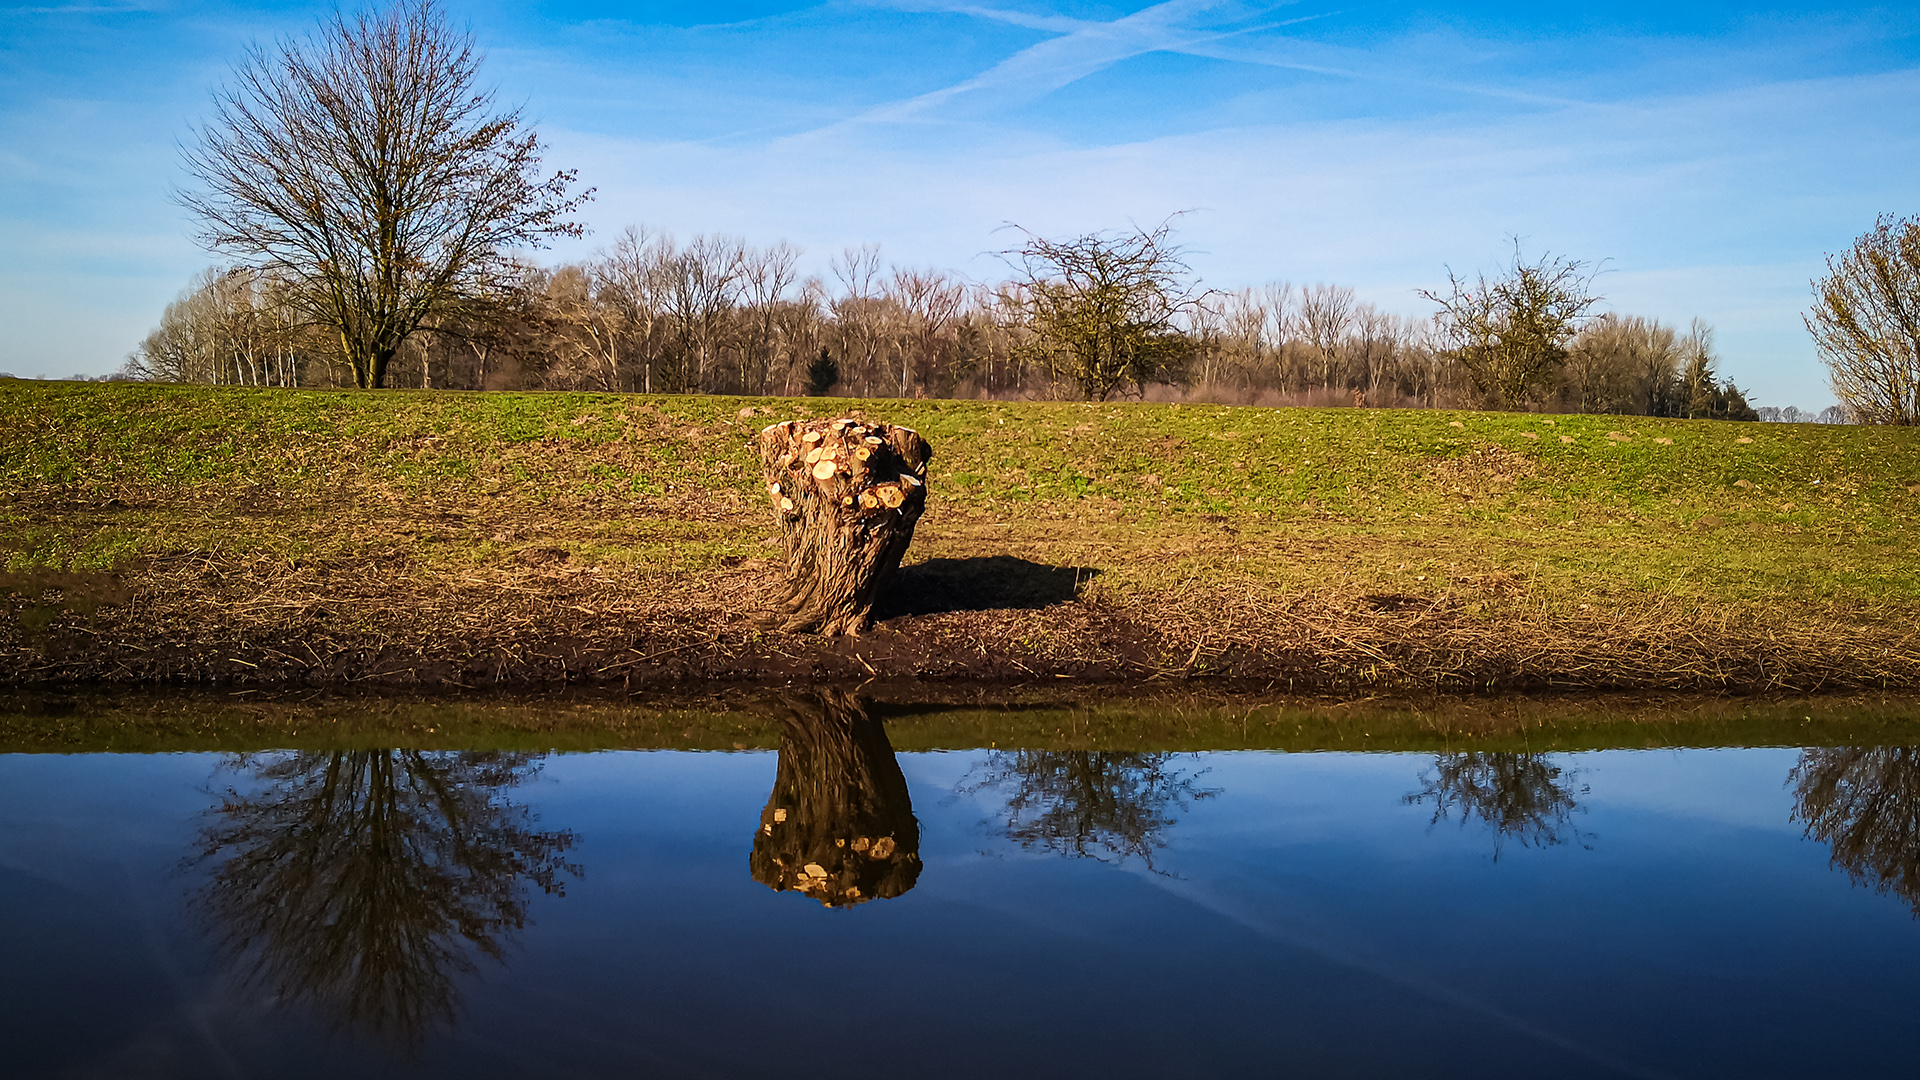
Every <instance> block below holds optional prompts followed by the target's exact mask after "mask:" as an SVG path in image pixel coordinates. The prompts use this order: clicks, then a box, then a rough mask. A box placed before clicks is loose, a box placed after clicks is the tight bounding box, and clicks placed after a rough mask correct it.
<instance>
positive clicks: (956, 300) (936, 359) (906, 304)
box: [893, 267, 967, 397]
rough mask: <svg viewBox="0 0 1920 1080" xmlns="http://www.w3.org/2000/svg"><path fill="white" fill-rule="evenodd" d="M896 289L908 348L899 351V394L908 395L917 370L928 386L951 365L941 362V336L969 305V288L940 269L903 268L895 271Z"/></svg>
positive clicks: (920, 379)
mask: <svg viewBox="0 0 1920 1080" xmlns="http://www.w3.org/2000/svg"><path fill="white" fill-rule="evenodd" d="M893 290H894V295H895V297H896V298H897V299H898V301H899V303H900V306H901V308H902V309H903V312H904V314H905V315H906V324H907V325H906V326H905V327H904V329H905V331H906V334H907V337H908V341H906V342H905V343H904V344H905V345H906V346H907V347H906V348H903V349H901V350H900V396H901V397H906V396H907V392H908V387H909V385H910V383H911V378H910V376H912V375H913V374H914V373H915V372H916V371H917V374H918V379H919V382H920V385H921V386H922V387H926V386H928V385H929V384H931V383H933V382H934V381H935V380H936V379H937V378H938V375H937V373H938V372H939V371H940V370H941V369H942V367H943V366H951V365H942V364H941V363H940V342H941V335H942V334H943V333H944V332H945V331H946V329H947V327H948V326H949V325H950V324H952V323H953V321H954V320H955V319H957V318H958V317H959V315H960V312H961V311H962V310H963V309H964V307H965V306H966V300H967V290H966V287H965V286H963V285H961V284H960V283H959V282H957V281H954V280H953V279H952V278H949V277H948V276H947V275H946V274H944V273H942V272H941V271H939V270H908V269H905V268H901V267H896V268H895V269H894V271H893ZM953 374H955V375H957V374H958V373H957V372H955V373H953Z"/></svg>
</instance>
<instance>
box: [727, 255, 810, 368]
mask: <svg viewBox="0 0 1920 1080" xmlns="http://www.w3.org/2000/svg"><path fill="white" fill-rule="evenodd" d="M799 260H800V249H798V248H796V247H794V246H792V245H791V244H788V243H787V242H786V241H785V240H782V241H780V242H779V243H777V244H774V245H773V246H772V247H769V248H763V249H761V250H758V251H754V250H749V251H747V252H746V256H745V259H744V262H743V264H742V267H741V275H740V281H741V298H742V300H744V301H745V303H746V309H747V310H746V316H747V322H748V327H747V340H746V341H745V342H743V343H742V346H743V347H742V348H741V350H740V391H741V392H742V393H746V394H764V393H766V392H767V386H768V383H769V382H770V381H771V380H772V377H773V366H774V358H775V356H776V354H777V353H778V352H779V343H780V339H781V329H782V326H783V323H782V320H781V318H780V315H781V312H780V308H781V305H782V304H783V303H784V302H785V301H786V299H787V291H788V290H789V289H791V288H793V283H794V280H795V279H796V278H797V277H798V276H799V275H798V271H797V270H796V269H795V265H796V264H797V263H798V262H799ZM789 364H791V358H789Z"/></svg>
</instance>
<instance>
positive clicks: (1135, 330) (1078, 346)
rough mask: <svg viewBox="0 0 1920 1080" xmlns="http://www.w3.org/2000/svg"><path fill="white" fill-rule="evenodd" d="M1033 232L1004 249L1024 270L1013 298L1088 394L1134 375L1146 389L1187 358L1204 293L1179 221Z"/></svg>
mask: <svg viewBox="0 0 1920 1080" xmlns="http://www.w3.org/2000/svg"><path fill="white" fill-rule="evenodd" d="M1026 236H1027V242H1026V243H1025V244H1023V245H1022V246H1020V247H1019V248H1016V249H1014V250H1012V251H1009V252H1005V253H1003V254H1004V255H1005V256H1006V257H1007V258H1008V260H1009V262H1010V264H1011V265H1012V266H1013V268H1014V270H1015V271H1016V272H1017V274H1018V275H1019V276H1018V280H1017V281H1016V285H1017V286H1018V288H1017V289H1015V290H1010V291H1009V292H1008V294H1007V295H1008V298H1009V300H1010V301H1011V302H1012V303H1013V304H1014V305H1015V307H1016V308H1017V309H1018V310H1019V312H1020V313H1021V314H1022V316H1023V317H1024V321H1025V323H1026V327H1027V329H1028V330H1029V332H1030V333H1031V335H1032V336H1031V337H1030V338H1029V340H1028V342H1027V348H1028V350H1029V351H1030V352H1032V353H1033V354H1034V355H1035V356H1036V357H1037V358H1038V359H1040V360H1041V361H1042V362H1044V363H1045V364H1046V365H1047V366H1048V367H1050V368H1052V369H1053V371H1054V372H1055V373H1056V374H1058V375H1059V376H1061V377H1062V378H1064V379H1066V380H1067V381H1069V382H1071V383H1073V384H1075V385H1076V386H1078V387H1079V389H1080V392H1081V393H1082V394H1083V395H1084V396H1085V397H1086V399H1087V400H1089V401H1105V400H1106V399H1107V398H1109V397H1111V396H1112V395H1113V392H1114V391H1115V390H1118V389H1120V388H1121V387H1123V386H1126V385H1127V384H1129V383H1131V384H1132V385H1133V387H1134V389H1135V390H1136V391H1138V390H1140V389H1142V388H1144V387H1145V386H1146V384H1147V383H1149V382H1152V381H1154V380H1157V379H1162V378H1166V377H1168V376H1169V375H1171V374H1172V373H1174V372H1176V371H1178V370H1179V369H1180V368H1182V367H1184V366H1185V363H1186V360H1187V359H1188V357H1189V356H1190V355H1191V353H1192V350H1193V342H1192V340H1191V339H1190V338H1189V337H1188V336H1187V335H1186V334H1185V333H1184V332H1183V329H1184V328H1183V327H1182V326H1181V322H1182V320H1183V319H1185V318H1188V317H1190V316H1191V314H1192V312H1193V309H1194V308H1195V307H1196V306H1197V305H1198V302H1199V301H1200V299H1201V298H1202V296H1203V295H1204V294H1203V293H1202V292H1201V291H1200V290H1199V289H1198V287H1197V286H1196V285H1195V284H1194V283H1193V282H1192V280H1191V278H1192V272H1191V271H1190V270H1189V269H1188V268H1187V264H1186V262H1185V261H1184V259H1183V258H1182V253H1181V250H1180V247H1179V245H1177V244H1175V243H1173V237H1172V224H1171V223H1170V222H1162V223H1160V225H1158V226H1157V227H1155V228H1154V229H1153V230H1151V231H1146V230H1140V229H1136V230H1134V231H1133V232H1129V233H1117V234H1108V233H1088V234H1086V235H1084V236H1076V237H1072V238H1070V239H1066V240H1048V239H1046V238H1044V237H1039V236H1034V235H1033V234H1031V233H1028V234H1026Z"/></svg>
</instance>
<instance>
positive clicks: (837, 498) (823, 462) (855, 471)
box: [759, 417, 933, 634]
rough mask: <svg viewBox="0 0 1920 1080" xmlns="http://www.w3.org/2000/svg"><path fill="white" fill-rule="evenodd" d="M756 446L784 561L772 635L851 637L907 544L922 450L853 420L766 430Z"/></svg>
mask: <svg viewBox="0 0 1920 1080" xmlns="http://www.w3.org/2000/svg"><path fill="white" fill-rule="evenodd" d="M759 441H760V457H761V464H762V466H763V468H764V471H765V474H766V481H767V491H768V494H769V495H770V496H771V497H772V499H773V501H774V504H775V506H776V507H777V509H778V511H779V518H780V523H781V528H782V530H783V531H784V534H785V536H784V539H785V547H786V553H787V595H786V597H785V598H784V600H783V601H782V604H781V607H782V609H783V610H784V611H785V612H786V613H787V615H786V616H785V617H784V618H782V619H780V620H778V625H779V626H780V627H781V628H783V629H786V630H789V631H815V632H818V633H822V634H857V633H860V632H861V631H862V630H865V629H866V628H867V627H868V626H869V625H870V623H871V621H872V610H873V606H874V604H875V603H876V602H877V601H878V599H879V596H880V592H881V590H882V589H883V588H884V587H885V585H886V582H887V580H888V579H889V578H890V577H891V576H892V575H893V572H894V571H895V570H896V569H898V568H899V566H900V559H901V557H902V556H904V555H905V554H906V550H907V545H908V544H909V543H910V542H911V541H912V539H913V529H914V525H915V523H916V522H917V521H918V520H919V517H920V513H921V511H922V509H923V508H924V507H925V504H926V479H925V478H926V469H927V462H928V461H929V460H931V459H932V456H933V450H932V448H931V447H930V446H928V445H927V442H926V440H925V439H922V438H921V437H920V436H919V434H918V433H916V432H914V431H912V430H910V429H908V428H902V427H894V426H892V425H890V424H884V423H874V422H869V421H865V420H861V419H858V418H855V417H840V418H837V419H834V420H812V421H788V422H786V423H783V424H775V425H771V426H769V427H767V428H766V429H765V430H763V431H761V433H760V440H759Z"/></svg>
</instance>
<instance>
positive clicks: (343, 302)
mask: <svg viewBox="0 0 1920 1080" xmlns="http://www.w3.org/2000/svg"><path fill="white" fill-rule="evenodd" d="M479 67H480V56H479V55H478V54H477V53H476V52H475V51H474V46H473V42H472V39H471V37H470V36H469V35H467V34H464V33H459V32H456V31H454V30H453V29H452V28H450V27H449V26H448V25H447V20H446V17H445V15H444V13H442V12H441V11H440V9H439V8H438V7H437V6H436V5H435V4H434V2H433V0H414V2H411V3H405V4H399V5H396V6H393V7H390V8H387V9H384V10H381V11H375V12H361V13H358V14H354V15H347V14H343V13H340V12H335V13H334V15H332V16H331V17H330V18H329V19H327V20H325V21H324V22H323V23H322V24H321V27H320V30H319V32H318V33H317V34H315V35H313V36H312V37H309V38H308V39H306V40H305V41H302V42H293V41H286V42H281V43H279V44H278V45H276V46H275V47H273V48H271V49H269V48H266V47H263V46H259V45H255V46H253V47H251V48H250V49H249V51H248V53H247V56H246V59H245V60H244V61H243V62H242V63H241V64H240V65H239V67H237V68H236V69H235V71H234V82H233V84H232V85H230V86H228V87H225V88H223V89H221V90H220V91H218V92H217V93H216V94H215V97H214V116H213V119H212V120H211V121H209V122H208V123H207V124H206V125H205V126H204V127H202V128H201V129H200V131H199V132H198V139H197V142H196V144H195V145H194V146H192V147H190V148H188V149H187V150H186V151H185V159H186V166H187V170H188V172H189V173H190V174H191V175H192V176H193V178H194V179H195V180H196V181H197V182H198V183H199V185H200V189H199V190H194V191H184V192H181V193H180V194H179V195H178V198H179V200H180V202H181V203H182V204H183V205H184V206H185V207H186V208H187V209H188V210H190V211H192V212H193V213H194V214H195V215H196V216H198V217H199V218H200V220H201V222H202V224H203V230H202V233H201V239H202V241H203V242H204V243H205V244H206V245H207V246H208V247H210V248H212V249H213V250H216V251H221V252H226V253H230V254H232V255H234V256H236V257H238V258H240V259H242V260H245V261H248V262H250V263H252V264H254V265H257V266H260V267H262V268H264V269H267V270H269V271H272V272H274V273H277V274H279V275H281V276H283V277H284V278H285V279H286V280H287V281H288V283H289V284H290V285H291V286H292V287H293V290H294V292H293V295H294V296H295V298H296V300H297V302H298V303H299V304H300V305H301V306H302V307H304V308H305V309H306V310H307V311H308V312H309V314H310V315H311V317H312V320H313V321H314V322H315V323H318V324H320V325H323V326H326V327H328V328H329V329H330V330H331V331H333V332H335V333H337V334H338V337H339V342H340V351H341V354H342V358H343V359H344V360H345V362H346V364H347V365H348V366H349V367H350V368H351V369H352V371H353V374H354V381H355V383H356V384H357V385H359V386H361V387H368V388H372V387H379V386H381V385H383V383H384V381H385V379H386V371H387V366H388V364H389V363H391V362H392V360H393V357H394V354H395V353H396V352H397V351H398V350H399V349H400V347H401V345H402V344H403V343H405V342H406V340H407V339H408V337H410V336H411V335H412V334H413V333H414V332H415V331H416V330H417V329H419V328H420V327H421V326H422V325H423V324H424V323H426V322H427V321H428V320H430V319H432V318H434V317H435V316H436V315H438V314H440V313H442V312H444V311H445V310H447V309H449V308H451V307H454V306H456V305H457V304H458V303H459V301H460V298H461V296H462V295H463V294H467V293H473V292H485V291H488V290H491V289H493V288H494V287H495V286H496V284H497V279H498V278H499V276H500V275H501V274H502V272H503V271H504V270H505V269H506V259H505V256H504V252H505V251H506V250H507V249H509V248H513V247H523V246H538V245H540V244H541V243H543V242H544V241H546V240H548V239H550V238H552V237H555V236H578V235H580V233H581V231H582V230H581V227H580V226H579V225H578V224H576V223H574V222H572V221H570V220H568V215H570V214H571V213H572V212H573V211H574V210H575V209H576V208H578V207H579V206H580V205H581V203H582V202H584V201H585V199H586V198H587V197H588V196H589V195H590V194H591V191H588V192H585V193H581V194H570V193H569V188H570V187H571V186H572V184H573V181H574V174H573V173H572V172H559V173H555V174H553V175H552V176H549V177H547V178H545V179H541V178H540V176H539V166H540V149H541V147H540V142H539V139H538V137H537V136H536V135H535V133H533V132H532V131H530V130H526V129H524V128H523V126H522V119H521V116H520V114H519V112H518V111H515V110H507V111H496V110H495V109H494V104H493V95H492V94H491V93H490V92H487V91H485V90H482V89H480V88H479V87H478V86H477V85H476V79H477V77H478V74H479Z"/></svg>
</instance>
